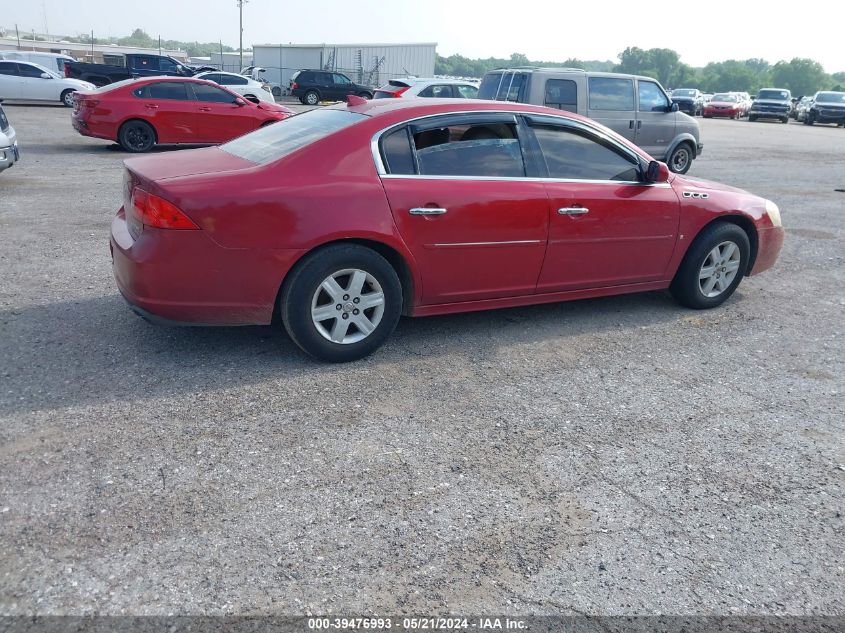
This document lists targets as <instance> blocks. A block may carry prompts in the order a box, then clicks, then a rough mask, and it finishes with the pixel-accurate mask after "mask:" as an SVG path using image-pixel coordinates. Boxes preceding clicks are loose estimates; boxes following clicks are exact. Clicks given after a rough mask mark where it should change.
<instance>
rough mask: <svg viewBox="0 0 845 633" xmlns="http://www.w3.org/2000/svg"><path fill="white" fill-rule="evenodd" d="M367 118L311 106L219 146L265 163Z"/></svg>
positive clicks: (342, 111)
mask: <svg viewBox="0 0 845 633" xmlns="http://www.w3.org/2000/svg"><path fill="white" fill-rule="evenodd" d="M366 118H367V117H366V116H364V115H363V114H356V113H354V112H348V111H346V110H311V111H310V112H305V113H303V114H298V115H296V116H293V117H290V118H289V119H285V120H284V121H279V122H278V123H274V124H273V125H269V126H267V127H263V128H260V129H258V130H256V131H255V132H252V133H250V134H247V135H246V136H241V137H239V138H236V139H235V140H234V141H230V142H229V143H225V144H224V145H221V146H220V148H221V149H222V150H224V151H227V152H229V153H230V154H233V155H235V156H238V157H240V158H243V159H245V160H248V161H251V162H253V163H259V164H261V165H265V164H267V163H272V162H273V161H277V160H279V159H280V158H284V157H285V156H288V155H289V154H292V153H293V152H295V151H296V150H298V149H300V148H302V147H305V146H306V145H310V144H311V143H315V142H317V141H319V140H321V139H324V138H326V137H327V136H329V135H330V134H333V133H335V132H338V131H339V130H342V129H344V128H347V127H349V126H350V125H354V124H355V123H359V122H361V121H364V120H365V119H366Z"/></svg>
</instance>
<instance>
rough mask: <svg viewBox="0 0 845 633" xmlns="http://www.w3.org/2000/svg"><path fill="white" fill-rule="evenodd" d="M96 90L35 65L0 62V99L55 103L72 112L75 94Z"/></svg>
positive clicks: (92, 85) (9, 61)
mask: <svg viewBox="0 0 845 633" xmlns="http://www.w3.org/2000/svg"><path fill="white" fill-rule="evenodd" d="M95 88H96V86H95V85H94V84H90V83H88V82H87V81H80V80H79V79H68V78H66V77H62V76H61V75H59V73H56V72H53V71H52V70H48V69H47V68H45V67H44V66H39V65H38V64H33V63H31V62H22V61H11V60H0V99H9V100H18V101H56V102H58V103H63V104H64V105H66V106H67V107H68V108H72V107H73V93H74V92H76V91H77V90H94V89H95Z"/></svg>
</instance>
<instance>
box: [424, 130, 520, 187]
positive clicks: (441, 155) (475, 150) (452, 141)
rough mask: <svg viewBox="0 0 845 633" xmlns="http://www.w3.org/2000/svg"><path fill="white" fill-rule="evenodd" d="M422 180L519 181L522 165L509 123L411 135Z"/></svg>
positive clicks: (514, 136) (426, 131)
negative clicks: (429, 178)
mask: <svg viewBox="0 0 845 633" xmlns="http://www.w3.org/2000/svg"><path fill="white" fill-rule="evenodd" d="M413 138H414V147H415V149H416V155H417V164H418V165H419V173H420V174H421V175H424V176H475V177H489V178H521V177H524V176H525V162H524V161H523V158H522V150H521V148H520V145H519V139H518V137H517V135H516V127H515V125H514V124H512V123H484V124H477V125H455V126H449V127H443V128H435V129H431V130H424V131H421V132H417V133H416V134H414V135H413Z"/></svg>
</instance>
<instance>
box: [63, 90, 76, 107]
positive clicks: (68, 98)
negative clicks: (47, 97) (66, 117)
mask: <svg viewBox="0 0 845 633" xmlns="http://www.w3.org/2000/svg"><path fill="white" fill-rule="evenodd" d="M74 92H75V90H65V91H64V92H62V96H61V100H62V103H63V104H64V106H65V107H66V108H72V107H73V93H74Z"/></svg>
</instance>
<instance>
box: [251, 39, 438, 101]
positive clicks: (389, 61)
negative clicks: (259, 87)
mask: <svg viewBox="0 0 845 633" xmlns="http://www.w3.org/2000/svg"><path fill="white" fill-rule="evenodd" d="M252 51H253V61H254V63H255V65H256V66H261V67H262V68H265V69H266V71H267V72H266V73H264V75H263V76H264V78H265V79H266V80H267V81H269V82H270V83H271V84H273V85H274V86H280V87H281V88H282V89H283V90H285V89H287V87H288V85H289V84H290V78H291V75H292V74H293V73H295V72H296V71H297V70H301V69H304V68H311V69H316V68H324V69H327V70H336V71H338V72H341V73H343V74H345V75H347V76H348V77H349V78H350V79H351V80H352V81H354V82H357V83H361V84H365V85H370V86H381V85H384V84H385V83H387V80H388V79H393V78H397V77H407V76H408V75H415V76H417V77H432V76H433V75H434V61H435V58H436V56H437V44H436V43H422V44H255V45H254V46H253V47H252Z"/></svg>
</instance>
